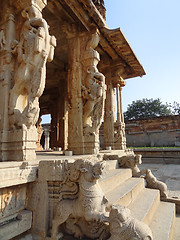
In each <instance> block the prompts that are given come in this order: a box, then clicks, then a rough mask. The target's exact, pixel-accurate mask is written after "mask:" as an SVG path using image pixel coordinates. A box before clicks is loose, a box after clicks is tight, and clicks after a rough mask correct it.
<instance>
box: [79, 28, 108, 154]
mask: <svg viewBox="0 0 180 240" xmlns="http://www.w3.org/2000/svg"><path fill="white" fill-rule="evenodd" d="M99 35H100V34H99V32H98V30H97V29H94V30H93V31H92V32H91V33H90V34H89V36H87V38H85V41H84V44H85V51H84V52H82V58H81V59H82V65H83V85H82V97H83V134H84V149H85V153H86V154H97V153H98V152H99V128H100V125H101V121H102V118H103V115H104V103H105V98H106V84H105V76H104V75H103V74H102V73H100V72H99V70H98V68H97V65H98V63H99V61H100V55H99V53H98V52H97V51H96V50H95V48H96V47H97V46H98V44H99V40H100V36H99Z"/></svg>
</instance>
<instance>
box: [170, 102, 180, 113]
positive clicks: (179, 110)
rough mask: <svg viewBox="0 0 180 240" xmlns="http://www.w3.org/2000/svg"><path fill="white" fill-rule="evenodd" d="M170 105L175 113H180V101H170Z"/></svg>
mask: <svg viewBox="0 0 180 240" xmlns="http://www.w3.org/2000/svg"><path fill="white" fill-rule="evenodd" d="M169 107H170V108H171V111H172V113H173V115H179V114H180V104H179V103H177V102H173V103H169Z"/></svg>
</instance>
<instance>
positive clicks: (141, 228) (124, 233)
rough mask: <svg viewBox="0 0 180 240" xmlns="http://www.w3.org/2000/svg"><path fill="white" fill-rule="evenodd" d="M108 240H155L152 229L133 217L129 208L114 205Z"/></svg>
mask: <svg viewBox="0 0 180 240" xmlns="http://www.w3.org/2000/svg"><path fill="white" fill-rule="evenodd" d="M109 222H110V233H111V237H110V238H109V239H108V240H153V236H152V232H151V229H150V228H149V227H148V226H147V225H146V224H145V223H143V222H140V221H139V220H137V219H135V218H133V217H132V215H131V212H130V210H129V209H128V208H126V207H124V206H120V205H112V207H111V211H110V215H109Z"/></svg>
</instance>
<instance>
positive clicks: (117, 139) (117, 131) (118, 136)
mask: <svg viewBox="0 0 180 240" xmlns="http://www.w3.org/2000/svg"><path fill="white" fill-rule="evenodd" d="M125 85H126V82H125V81H124V80H123V78H122V77H119V79H118V81H117V82H116V83H115V86H116V95H117V120H116V122H115V123H114V149H121V150H124V149H126V135H125V123H124V116H123V109H122V87H124V86H125Z"/></svg>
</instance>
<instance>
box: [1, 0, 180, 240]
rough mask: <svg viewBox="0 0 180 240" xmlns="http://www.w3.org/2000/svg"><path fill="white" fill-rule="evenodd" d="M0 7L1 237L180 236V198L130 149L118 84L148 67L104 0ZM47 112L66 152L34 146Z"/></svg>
mask: <svg viewBox="0 0 180 240" xmlns="http://www.w3.org/2000/svg"><path fill="white" fill-rule="evenodd" d="M0 6H1V8H0V240H8V239H21V240H22V239H24V240H33V239H35V240H40V239H42V240H45V239H52V240H58V239H64V240H65V239H102V240H106V239H109V240H115V239H117V240H121V239H122V240H131V239H144V240H145V239H149V240H152V239H155V240H166V239H167V240H168V239H169V240H170V239H175V240H176V239H178V238H177V237H176V233H175V231H174V229H175V228H176V227H178V226H177V223H178V221H177V218H176V209H175V207H176V205H177V203H176V201H175V200H173V199H170V198H169V197H168V194H167V186H166V185H165V184H164V183H163V182H160V181H158V180H157V179H156V178H155V176H154V175H153V174H152V172H151V170H150V169H143V170H141V171H140V169H139V168H138V166H137V165H138V164H140V163H141V156H140V155H135V154H134V153H133V151H131V150H129V149H127V148H126V137H125V124H124V118H123V111H122V95H121V91H122V88H123V87H124V86H125V84H126V83H125V80H126V79H129V78H134V77H137V76H143V75H144V74H145V71H144V69H143V67H142V66H141V64H140V63H139V61H138V59H137V57H136V56H135V54H134V52H133V50H132V48H131V46H130V45H129V43H128V41H127V40H126V38H125V37H124V35H123V33H122V32H121V30H120V29H119V28H118V29H109V28H108V26H107V24H106V22H105V13H106V8H105V5H104V2H103V0H93V1H92V0H48V1H47V0H1V3H0ZM115 93H116V94H115ZM115 97H116V100H115ZM115 105H117V106H115ZM115 109H117V111H115ZM44 114H51V118H52V119H51V126H50V133H51V136H50V145H51V148H52V149H53V148H56V149H58V148H62V150H63V151H64V152H65V153H66V154H68V155H69V156H64V155H63V154H60V153H58V152H57V151H56V152H38V153H36V149H37V146H38V144H39V141H40V134H41V131H39V128H40V116H42V115H44ZM103 119H104V148H105V149H106V150H103V151H100V150H99V128H100V126H101V123H102V120H103ZM38 135H39V136H38ZM70 155H72V156H70Z"/></svg>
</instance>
